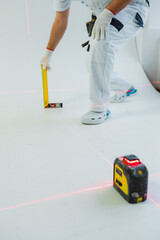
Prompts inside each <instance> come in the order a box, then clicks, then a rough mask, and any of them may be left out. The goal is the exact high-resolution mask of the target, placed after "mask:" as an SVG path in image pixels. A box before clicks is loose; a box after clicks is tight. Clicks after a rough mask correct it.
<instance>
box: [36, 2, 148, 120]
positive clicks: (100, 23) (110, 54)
mask: <svg viewBox="0 0 160 240" xmlns="http://www.w3.org/2000/svg"><path fill="white" fill-rule="evenodd" d="M54 1H55V2H54V6H55V10H56V17H55V20H54V23H53V26H52V29H51V34H50V39H49V42H48V45H47V48H46V50H45V54H44V56H43V57H42V59H41V62H40V64H41V65H43V68H44V69H46V67H47V69H48V70H51V58H52V55H53V54H54V51H55V49H56V47H57V45H58V44H59V42H60V40H61V39H62V37H63V35H64V32H65V30H66V28H67V24H68V17H69V10H70V6H71V3H72V2H73V1H78V2H81V3H82V4H85V5H86V6H87V7H88V8H90V9H91V11H92V12H93V13H94V15H95V17H96V20H95V22H94V25H93V28H92V33H91V39H90V41H89V46H90V48H89V55H88V72H89V85H90V87H89V97H90V101H91V108H90V110H89V111H88V112H87V113H86V114H84V115H83V116H82V118H81V122H82V123H83V124H89V125H94V124H100V123H102V122H104V121H105V120H106V119H108V118H109V117H110V115H111V112H110V110H109V103H110V102H122V101H124V100H125V99H126V97H127V96H129V95H131V94H133V95H134V94H135V93H136V92H137V90H136V89H135V87H134V86H133V84H131V83H130V82H129V81H128V80H126V79H124V78H123V77H121V76H120V75H119V74H118V73H116V72H114V58H115V53H116V52H117V51H118V50H119V48H120V47H121V46H122V45H124V44H125V43H126V42H127V41H128V40H130V39H132V38H133V37H135V36H136V35H137V34H138V32H139V30H140V28H141V27H143V26H144V24H145V22H146V20H147V16H148V9H149V2H148V0H54ZM110 90H114V91H119V92H120V94H119V95H118V94H115V95H114V96H113V97H112V98H110Z"/></svg>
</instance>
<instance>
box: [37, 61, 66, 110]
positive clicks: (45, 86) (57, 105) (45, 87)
mask: <svg viewBox="0 0 160 240" xmlns="http://www.w3.org/2000/svg"><path fill="white" fill-rule="evenodd" d="M41 69H42V81H43V99H44V108H62V107H63V103H49V100H48V82H47V68H46V69H45V70H44V69H43V65H41Z"/></svg>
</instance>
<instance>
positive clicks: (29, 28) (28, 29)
mask: <svg viewBox="0 0 160 240" xmlns="http://www.w3.org/2000/svg"><path fill="white" fill-rule="evenodd" d="M26 11H27V25H28V34H29V35H30V28H29V11H28V0H26Z"/></svg>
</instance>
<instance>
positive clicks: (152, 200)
mask: <svg viewBox="0 0 160 240" xmlns="http://www.w3.org/2000/svg"><path fill="white" fill-rule="evenodd" d="M147 198H148V199H149V200H150V201H151V202H152V203H154V205H155V206H156V207H158V208H160V204H159V203H157V202H156V201H155V200H154V199H152V198H151V197H150V196H149V195H147Z"/></svg>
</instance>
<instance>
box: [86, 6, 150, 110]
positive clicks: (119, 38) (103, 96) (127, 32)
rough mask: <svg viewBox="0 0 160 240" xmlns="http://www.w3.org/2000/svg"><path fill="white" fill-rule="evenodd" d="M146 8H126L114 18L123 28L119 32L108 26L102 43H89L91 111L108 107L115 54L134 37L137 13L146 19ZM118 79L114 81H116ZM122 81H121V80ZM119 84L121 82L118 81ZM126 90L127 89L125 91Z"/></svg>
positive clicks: (137, 27)
mask: <svg viewBox="0 0 160 240" xmlns="http://www.w3.org/2000/svg"><path fill="white" fill-rule="evenodd" d="M147 11H148V10H147V8H146V7H144V9H142V7H140V6H139V5H137V4H135V6H134V7H133V5H131V6H129V5H128V7H126V8H125V9H124V10H122V11H121V12H120V13H118V14H117V15H116V16H115V18H116V19H117V20H118V21H119V22H120V23H122V24H123V28H122V29H121V30H120V31H119V30H117V28H116V27H115V26H112V25H110V26H109V35H108V37H107V38H106V39H105V40H103V41H96V40H92V41H91V48H90V53H89V54H90V55H89V79H90V100H91V102H92V110H93V111H97V112H101V111H104V110H107V109H108V107H109V97H110V79H111V76H112V74H113V69H114V57H115V52H117V50H118V49H119V48H120V47H121V46H122V45H124V44H125V43H126V42H127V41H128V40H129V39H131V38H133V37H135V36H136V35H137V34H138V32H139V30H140V26H139V25H138V24H137V22H136V20H135V16H136V13H137V12H140V13H141V14H142V16H143V17H144V22H145V20H146V18H147ZM117 80H118V79H116V81H117ZM121 80H122V79H121ZM120 82H121V81H120ZM120 84H122V85H123V84H124V85H125V88H128V87H127V85H128V83H126V81H125V80H124V79H123V80H122V82H121V83H120ZM126 90H128V89H126Z"/></svg>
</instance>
